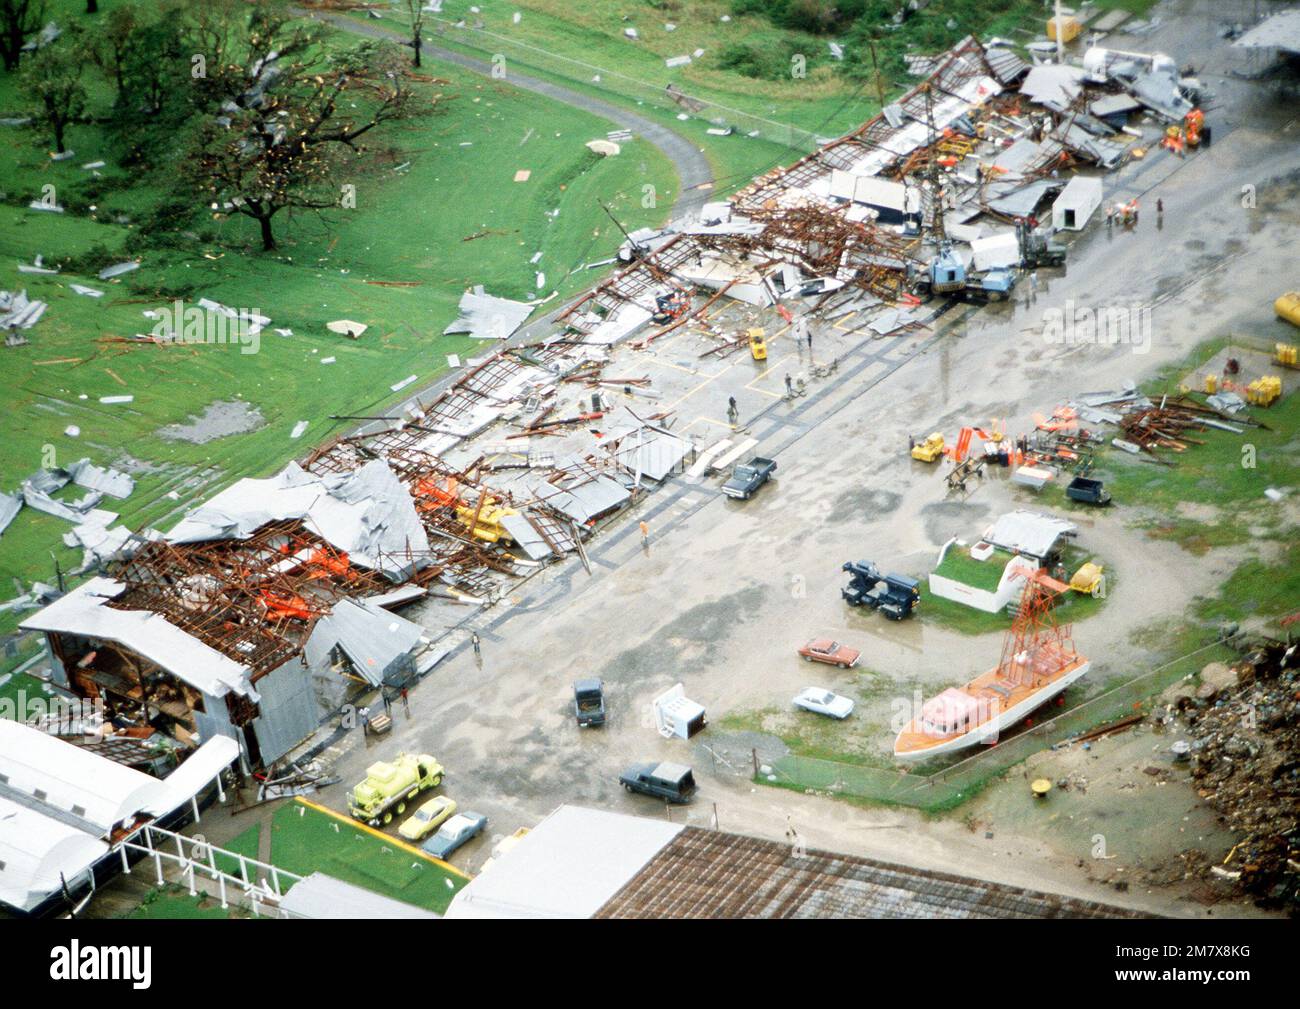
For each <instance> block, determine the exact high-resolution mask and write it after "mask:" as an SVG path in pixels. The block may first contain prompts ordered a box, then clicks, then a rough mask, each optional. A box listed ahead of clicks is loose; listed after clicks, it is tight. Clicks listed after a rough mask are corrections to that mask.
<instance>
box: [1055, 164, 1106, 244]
mask: <svg viewBox="0 0 1300 1009" xmlns="http://www.w3.org/2000/svg"><path fill="white" fill-rule="evenodd" d="M1100 206H1101V179H1097V178H1091V177H1089V176H1086V175H1076V176H1075V177H1074V178H1073V179H1071V180H1070V184H1069V185H1068V186H1066V187H1065V190H1064V191H1063V192H1062V193H1061V195H1060V196H1058V197H1057V198H1056V202H1055V203H1053V204H1052V229H1053V230H1054V231H1082V230H1083V228H1084V226H1085V225H1086V224H1087V223H1088V218H1090V217H1092V215H1093V212H1094V211H1095V210H1096V209H1097V208H1098V207H1100Z"/></svg>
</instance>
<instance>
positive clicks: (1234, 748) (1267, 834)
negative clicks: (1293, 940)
mask: <svg viewBox="0 0 1300 1009" xmlns="http://www.w3.org/2000/svg"><path fill="white" fill-rule="evenodd" d="M1235 674H1236V675H1235V677H1234V678H1235V680H1236V683H1235V684H1226V685H1222V686H1220V683H1222V682H1223V681H1222V680H1219V681H1213V680H1212V681H1211V682H1209V683H1207V684H1205V685H1203V687H1202V691H1201V692H1198V695H1197V702H1193V703H1192V704H1191V706H1190V707H1189V708H1188V714H1187V719H1188V731H1189V733H1190V735H1191V737H1192V740H1193V742H1192V776H1193V778H1194V780H1195V781H1196V785H1197V789H1198V792H1199V794H1200V796H1201V797H1202V798H1203V799H1205V800H1206V801H1207V802H1210V803H1212V804H1213V805H1214V806H1215V807H1216V808H1217V809H1218V810H1219V811H1220V812H1221V814H1222V816H1223V820H1224V822H1225V823H1226V825H1227V826H1228V827H1230V828H1231V829H1232V830H1234V831H1236V832H1237V833H1238V835H1239V837H1240V840H1239V841H1238V842H1237V844H1236V845H1235V846H1234V847H1233V848H1232V850H1231V851H1230V852H1229V853H1228V856H1227V857H1226V858H1225V859H1224V860H1223V864H1222V865H1220V866H1214V867H1212V868H1211V869H1210V872H1211V873H1212V874H1213V875H1214V876H1217V877H1219V878H1222V879H1227V880H1232V881H1234V882H1235V883H1236V884H1237V886H1238V887H1240V889H1241V890H1242V891H1244V892H1245V893H1249V894H1251V895H1253V896H1254V897H1255V898H1256V899H1257V900H1258V901H1259V903H1260V904H1261V905H1262V906H1264V907H1268V908H1273V909H1281V908H1286V909H1288V910H1289V911H1290V912H1291V913H1292V914H1300V645H1297V644H1292V643H1289V642H1281V641H1273V640H1268V641H1264V642H1262V643H1261V644H1260V645H1259V646H1258V647H1256V648H1254V649H1253V650H1252V651H1251V652H1250V653H1249V654H1248V655H1247V656H1246V658H1245V659H1244V660H1243V661H1241V662H1240V663H1238V664H1237V665H1236V666H1235ZM1207 688H1208V689H1207ZM1202 693H1203V694H1205V695H1206V696H1201V695H1202Z"/></svg>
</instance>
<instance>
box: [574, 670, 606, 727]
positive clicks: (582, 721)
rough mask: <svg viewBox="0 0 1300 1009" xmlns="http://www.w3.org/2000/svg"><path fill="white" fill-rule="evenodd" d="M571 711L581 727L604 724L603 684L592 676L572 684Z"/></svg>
mask: <svg viewBox="0 0 1300 1009" xmlns="http://www.w3.org/2000/svg"><path fill="white" fill-rule="evenodd" d="M573 712H574V714H575V715H576V716H577V718H578V725H579V726H580V727H581V728H584V729H585V728H586V727H587V726H589V725H591V726H595V725H604V724H605V684H604V683H602V682H601V681H600V680H598V679H596V678H594V677H592V678H590V679H585V680H577V681H575V682H574V684H573Z"/></svg>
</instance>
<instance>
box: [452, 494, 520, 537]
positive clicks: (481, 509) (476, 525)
mask: <svg viewBox="0 0 1300 1009" xmlns="http://www.w3.org/2000/svg"><path fill="white" fill-rule="evenodd" d="M515 514H517V512H516V511H515V509H513V508H502V507H501V506H500V505H498V504H497V502H496V498H494V497H492V495H490V494H485V495H483V497H482V499H481V501H480V502H479V503H478V504H475V505H472V506H471V505H467V504H466V505H461V506H460V507H458V508H457V509H456V518H458V519H460V521H461V522H462V523H463V524H464V526H465V527H466V528H467V529H468V530H469V532H470V535H471V536H473V537H474V538H475V539H480V540H483V541H485V542H487V543H498V542H500V541H501V540H509V539H510V534H509V533H508V532H506V530H505V528H504V527H503V526H502V525H501V520H502V519H503V518H506V517H507V516H508V515H515Z"/></svg>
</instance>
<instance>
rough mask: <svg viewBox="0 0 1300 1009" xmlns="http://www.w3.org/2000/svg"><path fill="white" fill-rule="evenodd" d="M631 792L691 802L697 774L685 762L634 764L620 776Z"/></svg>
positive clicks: (622, 782)
mask: <svg viewBox="0 0 1300 1009" xmlns="http://www.w3.org/2000/svg"><path fill="white" fill-rule="evenodd" d="M618 780H619V782H620V783H621V784H622V786H623V787H624V788H626V789H627V790H628V791H629V792H640V793H641V794H642V795H653V796H655V797H656V798H660V799H667V800H668V801H669V802H690V801H691V797H692V796H693V795H694V794H695V775H694V774H692V773H691V769H690V768H689V767H687V766H686V765H685V764H672V763H669V762H667V761H664V762H663V763H659V764H633V765H632V766H631V767H629V768H628V769H627V770H626V771H624V772H623V773H622V774H620V775H619V776H618Z"/></svg>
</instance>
